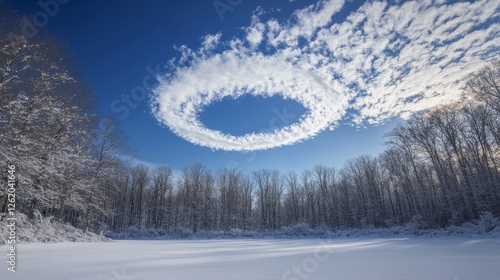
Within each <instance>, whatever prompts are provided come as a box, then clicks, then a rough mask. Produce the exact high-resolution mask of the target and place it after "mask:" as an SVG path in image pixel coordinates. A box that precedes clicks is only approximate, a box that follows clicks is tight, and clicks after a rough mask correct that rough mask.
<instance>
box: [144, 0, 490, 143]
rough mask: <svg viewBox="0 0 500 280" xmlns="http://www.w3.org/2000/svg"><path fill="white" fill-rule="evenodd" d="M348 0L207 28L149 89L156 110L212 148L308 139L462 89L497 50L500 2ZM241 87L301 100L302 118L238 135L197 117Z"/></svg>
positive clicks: (454, 95) (428, 104) (406, 113)
mask: <svg viewBox="0 0 500 280" xmlns="http://www.w3.org/2000/svg"><path fill="white" fill-rule="evenodd" d="M347 8H348V5H347V6H346V4H345V1H325V2H323V1H322V2H319V3H318V4H316V5H311V6H309V7H306V8H304V9H302V10H299V11H296V12H295V13H294V14H293V16H292V17H291V18H290V19H289V20H287V21H285V22H278V21H277V20H275V19H268V20H266V21H264V20H262V19H261V18H260V17H261V16H262V13H261V14H258V15H254V16H253V17H252V23H251V24H250V26H248V27H247V28H244V34H242V36H241V38H240V37H234V38H231V39H230V40H227V41H222V39H221V34H217V35H211V36H206V37H205V40H204V43H203V44H202V46H201V47H200V48H199V49H198V50H192V49H190V48H188V47H186V46H182V47H180V48H179V50H180V51H181V52H182V54H181V58H180V59H179V61H178V62H177V64H175V63H174V64H172V65H173V66H174V67H173V68H172V72H171V73H169V75H168V76H165V77H163V78H162V79H161V81H160V83H159V85H158V87H157V88H155V89H154V91H153V92H154V93H153V96H152V109H153V113H154V115H155V117H156V118H157V120H158V121H159V122H160V123H162V124H165V125H166V126H168V127H169V128H170V129H171V130H172V131H173V132H174V133H176V134H177V135H179V136H181V137H183V138H185V139H186V140H188V141H190V142H192V143H194V144H198V145H201V146H206V147H210V148H212V149H222V150H228V151H251V150H262V149H269V148H274V147H280V146H284V145H292V144H294V143H297V142H299V141H303V140H306V139H309V138H311V137H313V136H315V135H317V134H318V133H320V132H321V131H323V130H325V129H327V128H333V127H334V126H335V125H336V124H337V123H338V121H339V120H341V119H343V118H345V119H349V120H351V121H352V123H354V124H358V125H359V124H377V123H381V122H383V121H385V120H387V119H388V118H392V117H401V118H408V117H410V116H411V115H412V114H414V113H415V112H418V111H422V110H426V109H429V108H432V107H433V106H436V105H438V104H442V103H444V102H450V101H454V100H458V99H460V98H461V92H462V91H461V86H462V82H463V80H464V79H465V77H466V76H467V75H469V74H470V73H472V72H475V71H477V70H478V69H480V68H481V67H483V66H484V65H486V64H487V63H488V62H490V61H492V60H493V59H495V58H496V57H497V56H498V54H499V46H500V42H499V39H498V38H500V34H499V33H500V28H499V24H498V22H499V20H498V19H499V3H498V2H497V1H487V0H483V1H474V2H458V3H447V2H446V1H431V0H425V1H406V2H403V3H396V4H394V3H393V4H389V3H387V2H385V1H370V2H367V3H364V4H363V5H361V7H359V9H358V10H356V11H353V12H351V13H350V14H349V15H348V16H347V17H346V18H340V17H341V14H339V12H340V11H342V10H343V9H347ZM244 94H252V95H261V96H271V95H274V94H281V95H282V96H283V98H286V99H293V100H296V101H298V102H300V103H302V104H303V105H304V107H305V108H306V109H307V110H308V111H307V113H306V114H305V115H304V116H302V118H301V119H300V121H299V123H296V124H292V125H290V126H287V127H284V128H282V129H281V130H276V131H273V132H270V133H251V134H247V135H244V136H233V135H229V134H225V133H223V132H221V131H215V130H210V129H208V128H207V127H205V126H204V125H203V124H202V123H201V122H200V121H199V119H198V115H199V113H200V111H201V110H203V108H204V107H205V106H207V105H208V104H210V103H211V102H214V101H217V100H221V99H222V98H224V97H227V96H230V97H233V98H238V97H240V96H242V95H244Z"/></svg>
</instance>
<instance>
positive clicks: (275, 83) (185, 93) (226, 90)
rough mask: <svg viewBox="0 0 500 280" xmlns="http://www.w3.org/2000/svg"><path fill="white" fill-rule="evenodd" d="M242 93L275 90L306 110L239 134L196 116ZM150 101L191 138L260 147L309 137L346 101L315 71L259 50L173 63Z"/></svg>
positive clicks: (235, 147)
mask: <svg viewBox="0 0 500 280" xmlns="http://www.w3.org/2000/svg"><path fill="white" fill-rule="evenodd" d="M244 94H252V95H260V96H267V97H269V96H272V95H275V94H280V95H282V97H283V98H285V99H293V100H295V101H297V102H300V103H301V104H302V105H303V106H304V107H305V108H306V109H307V113H306V114H304V115H303V116H302V117H301V118H300V120H299V122H298V123H294V124H291V125H289V126H286V127H283V128H282V129H280V130H274V131H272V132H270V133H250V134H246V135H243V136H233V135H229V134H225V133H222V132H221V131H216V130H212V129H209V128H207V127H206V126H204V125H203V124H202V123H201V122H200V121H199V119H198V116H199V112H200V111H201V110H202V109H203V108H204V107H205V106H206V105H208V104H210V103H211V102H214V101H217V100H220V99H222V98H224V97H228V96H229V97H232V98H238V97H240V96H242V95H244ZM152 101H153V102H152V104H153V111H154V115H155V117H156V118H157V119H158V121H160V122H161V123H163V124H165V125H167V126H168V127H169V128H170V129H171V130H172V131H173V132H174V133H176V134H177V135H179V136H181V137H183V138H184V139H186V140H188V141H190V142H192V143H195V144H198V145H201V146H206V147H210V148H212V149H222V150H226V151H252V150H263V149H269V148H274V147H279V146H284V145H291V144H294V143H296V142H298V141H301V140H304V139H308V138H310V137H313V136H315V135H316V134H318V133H319V132H321V131H323V130H325V129H327V128H328V127H329V126H331V125H333V124H334V123H335V122H336V121H338V120H339V119H340V118H341V117H342V116H343V114H344V110H345V108H346V105H347V98H345V97H343V96H342V95H340V94H338V93H337V92H336V91H335V90H333V89H332V86H331V85H330V84H328V82H327V80H326V81H325V79H324V77H319V76H318V74H317V73H313V72H310V71H307V70H304V69H300V68H298V67H296V66H293V65H292V64H290V63H287V62H284V61H279V60H276V59H272V58H268V57H265V56H262V55H255V56H252V57H248V58H245V57H243V58H242V57H238V56H234V55H231V54H228V53H225V54H221V55H216V56H213V57H211V58H209V59H205V60H201V61H199V62H197V63H195V64H193V65H192V66H191V67H186V68H178V69H177V71H176V73H175V75H174V76H173V78H171V79H168V80H165V79H164V80H160V84H159V86H158V87H156V88H155V90H154V91H153V98H152ZM248 117H249V118H251V117H252V116H248Z"/></svg>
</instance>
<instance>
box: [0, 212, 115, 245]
mask: <svg viewBox="0 0 500 280" xmlns="http://www.w3.org/2000/svg"><path fill="white" fill-rule="evenodd" d="M16 218H17V220H16V237H17V242H21V243H32V242H35V243H37V242H42V243H57V242H66V241H71V242H99V241H110V239H109V238H106V237H104V236H102V235H98V234H95V233H92V232H87V233H83V231H82V230H81V229H77V228H75V227H72V226H71V225H67V224H62V223H58V222H57V221H55V220H56V219H55V218H54V217H52V216H51V217H46V218H45V217H42V216H41V214H40V213H38V212H37V215H36V218H35V219H34V220H30V219H29V218H28V217H27V216H26V215H25V214H23V213H17V214H16ZM8 223H9V221H7V219H4V220H3V221H0V245H4V244H6V243H7V240H8V239H7V237H8V236H9V233H10V232H9V229H8V227H7V225H8Z"/></svg>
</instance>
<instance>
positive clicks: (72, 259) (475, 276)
mask: <svg viewBox="0 0 500 280" xmlns="http://www.w3.org/2000/svg"><path fill="white" fill-rule="evenodd" d="M0 250H1V252H2V254H3V255H4V258H5V254H6V252H7V247H6V246H0ZM17 256H18V264H17V272H16V273H12V272H9V271H7V265H6V263H5V262H3V268H2V269H1V271H0V279H23V280H28V279H38V280H44V279H46V280H57V279H63V280H69V279H88V280H90V279H115V280H132V279H134V280H139V279H162V280H163V279H166V280H168V279H172V280H183V279H186V280H192V279H196V280H212V279H213V280H229V279H232V280H235V279H245V280H264V279H266V280H282V279H283V280H286V279H288V280H305V279H328V280H333V279H339V280H349V279H360V280H361V279H363V280H366V279H384V280H389V279H394V280H401V279H421V280H424V279H425V280H431V279H440V280H445V279H448V280H466V279H470V280H482V279H484V280H486V279H488V280H497V279H500V240H498V239H464V238H435V239H425V238H416V239H408V238H397V239H333V240H311V239H309V240H182V241H178V240H170V241H116V242H105V243H58V244H40V243H38V244H19V245H18V251H17Z"/></svg>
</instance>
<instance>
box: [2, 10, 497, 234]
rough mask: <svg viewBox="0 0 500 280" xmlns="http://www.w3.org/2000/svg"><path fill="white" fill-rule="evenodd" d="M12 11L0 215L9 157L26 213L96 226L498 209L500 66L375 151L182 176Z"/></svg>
mask: <svg viewBox="0 0 500 280" xmlns="http://www.w3.org/2000/svg"><path fill="white" fill-rule="evenodd" d="M1 11H2V12H1V13H2V14H1V15H0V16H1V17H2V18H5V19H10V20H2V21H1V22H0V24H1V25H0V170H2V175H1V180H0V186H1V187H0V213H1V214H0V215H1V216H0V220H2V219H5V218H6V217H7V212H8V195H7V187H6V186H7V181H8V170H9V169H8V166H11V165H14V166H15V167H16V176H17V177H16V181H15V188H16V209H17V211H18V212H20V213H24V214H26V215H27V216H28V217H29V218H30V219H39V218H40V217H49V216H53V217H54V222H57V223H65V224H70V225H72V226H75V227H77V228H81V229H83V230H84V231H85V232H87V231H92V232H99V231H111V232H121V231H125V230H127V229H128V228H131V227H135V228H141V229H164V230H167V231H168V230H173V229H176V228H187V229H189V230H191V231H193V232H197V231H200V230H231V229H241V230H263V231H264V230H277V229H279V228H281V227H283V226H291V225H296V224H300V223H305V224H308V225H309V226H310V227H312V228H316V227H320V226H326V227H329V228H331V229H344V228H367V227H375V228H385V227H391V226H394V225H405V224H407V223H409V222H411V221H419V223H420V224H421V225H422V227H424V228H429V229H434V228H444V227H447V226H450V225H461V224H463V223H466V222H470V221H474V220H477V219H478V218H479V217H480V215H481V214H483V213H491V214H492V215H493V216H495V217H500V61H492V62H490V64H489V65H488V66H486V67H484V68H483V69H482V70H481V71H479V72H477V73H475V74H474V75H471V76H470V77H469V78H468V79H467V80H466V81H461V82H462V84H463V87H462V91H463V99H462V100H461V101H460V102H455V103H452V104H446V105H444V104H443V105H441V106H438V107H436V108H434V109H433V110H430V111H425V112H420V113H418V114H416V115H414V116H412V117H411V118H410V119H408V120H405V121H404V122H402V123H401V124H400V125H398V126H397V127H396V128H395V129H393V130H392V131H391V132H390V133H388V134H387V136H386V141H387V142H386V149H385V151H384V152H383V153H381V154H379V155H377V156H360V157H357V158H353V159H351V160H348V161H347V162H345V164H344V165H343V166H342V167H341V168H333V167H328V166H322V165H317V166H312V167H311V169H307V170H303V171H302V172H290V173H282V172H279V171H278V170H269V169H261V170H255V171H254V172H251V173H249V174H247V173H243V172H241V171H239V170H237V169H224V170H217V171H214V170H211V169H210V168H209V167H205V166H203V165H201V164H194V165H192V166H188V167H185V168H184V169H183V170H182V174H181V175H180V176H174V172H173V170H172V169H171V168H169V167H159V168H148V167H147V166H145V165H131V164H130V163H129V162H127V160H126V159H125V158H126V156H127V155H129V153H130V149H129V148H128V146H127V141H126V135H124V133H123V131H122V130H121V129H120V124H119V122H118V121H115V120H112V118H109V117H106V116H100V115H99V114H97V110H96V103H97V100H95V98H94V97H93V95H92V87H91V85H90V84H89V83H88V82H87V81H86V80H85V78H84V77H83V75H82V74H81V73H80V72H79V71H78V69H77V67H76V63H75V60H74V58H72V56H71V55H70V54H68V52H67V51H66V47H65V46H64V44H62V43H61V42H59V41H58V40H56V39H54V38H52V37H51V36H50V35H49V34H46V33H43V32H40V34H38V36H36V37H35V38H27V37H26V36H24V35H23V32H22V28H21V24H20V22H19V20H17V15H15V14H14V13H13V12H11V11H8V10H7V9H5V10H3V9H2V10H1ZM110 94H111V93H110ZM331 148H332V149H336V148H338V147H331Z"/></svg>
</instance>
